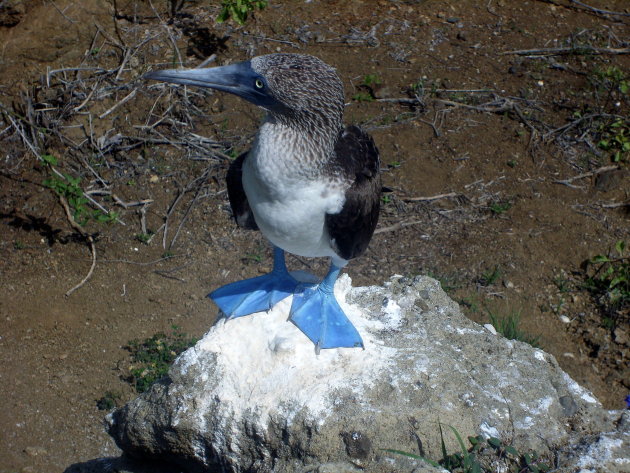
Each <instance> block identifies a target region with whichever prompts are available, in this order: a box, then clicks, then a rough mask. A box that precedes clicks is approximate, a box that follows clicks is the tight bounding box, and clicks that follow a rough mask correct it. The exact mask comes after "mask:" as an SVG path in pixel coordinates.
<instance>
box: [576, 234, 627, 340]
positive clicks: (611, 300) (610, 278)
mask: <svg viewBox="0 0 630 473" xmlns="http://www.w3.org/2000/svg"><path fill="white" fill-rule="evenodd" d="M610 253H613V254H611V255H610V256H608V255H596V256H594V257H593V258H591V259H590V260H588V261H587V262H586V264H585V282H584V286H583V287H584V288H585V289H586V290H587V291H589V292H590V293H591V295H592V296H593V297H594V298H595V300H596V301H597V303H598V304H599V305H600V307H601V308H602V309H603V310H604V316H605V319H604V322H605V325H607V326H608V327H609V328H614V327H615V326H616V324H617V322H618V319H619V317H621V314H622V313H623V312H624V311H625V310H626V309H627V308H628V307H630V255H629V254H628V251H627V248H626V243H625V241H623V240H619V241H618V242H617V243H616V244H615V249H614V252H612V251H610V252H609V254H610Z"/></svg>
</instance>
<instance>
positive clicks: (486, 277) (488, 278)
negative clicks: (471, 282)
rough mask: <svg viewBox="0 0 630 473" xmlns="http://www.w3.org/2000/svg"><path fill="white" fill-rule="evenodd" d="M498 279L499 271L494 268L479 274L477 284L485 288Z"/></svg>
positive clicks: (497, 268)
mask: <svg viewBox="0 0 630 473" xmlns="http://www.w3.org/2000/svg"><path fill="white" fill-rule="evenodd" d="M500 277H501V271H500V270H499V267H498V266H495V267H494V268H493V269H489V270H487V271H485V272H483V273H482V274H481V276H480V277H479V284H481V285H482V286H485V287H488V286H492V285H493V284H494V283H495V282H497V281H498V280H499V278H500Z"/></svg>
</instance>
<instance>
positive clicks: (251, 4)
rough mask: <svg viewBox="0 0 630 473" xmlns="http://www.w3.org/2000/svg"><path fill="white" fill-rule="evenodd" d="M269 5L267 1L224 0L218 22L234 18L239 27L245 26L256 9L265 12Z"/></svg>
mask: <svg viewBox="0 0 630 473" xmlns="http://www.w3.org/2000/svg"><path fill="white" fill-rule="evenodd" d="M267 4H268V1H267V0H222V2H221V11H220V12H219V16H218V17H217V22H218V23H222V22H224V21H227V20H229V19H230V18H232V19H233V20H234V21H236V22H237V23H238V24H239V25H243V24H245V21H246V20H247V17H248V16H249V15H250V14H251V13H253V12H254V10H256V8H258V9H259V10H263V9H264V8H265V7H267Z"/></svg>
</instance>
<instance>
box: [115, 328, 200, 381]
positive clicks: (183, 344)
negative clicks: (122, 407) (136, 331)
mask: <svg viewBox="0 0 630 473" xmlns="http://www.w3.org/2000/svg"><path fill="white" fill-rule="evenodd" d="M171 328H172V333H171V334H170V335H166V334H164V333H163V332H159V333H156V334H155V335H153V336H152V337H150V338H147V339H145V340H144V341H142V342H141V341H139V340H132V341H130V342H129V345H128V346H127V349H128V350H129V352H130V353H131V361H132V365H131V367H130V369H129V372H130V374H131V378H130V382H131V384H133V386H134V387H135V389H136V391H137V392H139V393H142V392H144V391H146V390H147V389H149V387H150V386H151V385H152V384H153V383H155V382H156V381H158V380H159V379H161V378H163V377H164V376H166V374H167V373H168V369H169V367H170V365H171V363H173V361H174V360H175V358H176V357H177V355H179V354H180V353H181V352H183V351H184V350H186V349H188V348H190V347H191V346H193V345H194V344H195V343H196V342H197V340H196V339H194V338H191V337H188V336H187V335H186V334H184V333H183V332H181V331H180V330H179V327H177V325H173V326H172V327H171Z"/></svg>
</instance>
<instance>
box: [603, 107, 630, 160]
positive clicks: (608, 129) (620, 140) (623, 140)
mask: <svg viewBox="0 0 630 473" xmlns="http://www.w3.org/2000/svg"><path fill="white" fill-rule="evenodd" d="M598 132H599V133H600V136H601V140H599V141H598V143H597V146H598V148H600V149H602V150H604V151H608V152H609V154H610V159H611V161H612V162H614V163H620V162H627V161H628V160H629V159H628V158H629V157H630V120H626V119H623V118H617V119H616V120H614V121H612V122H608V123H606V124H602V125H600V126H599V127H598Z"/></svg>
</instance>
